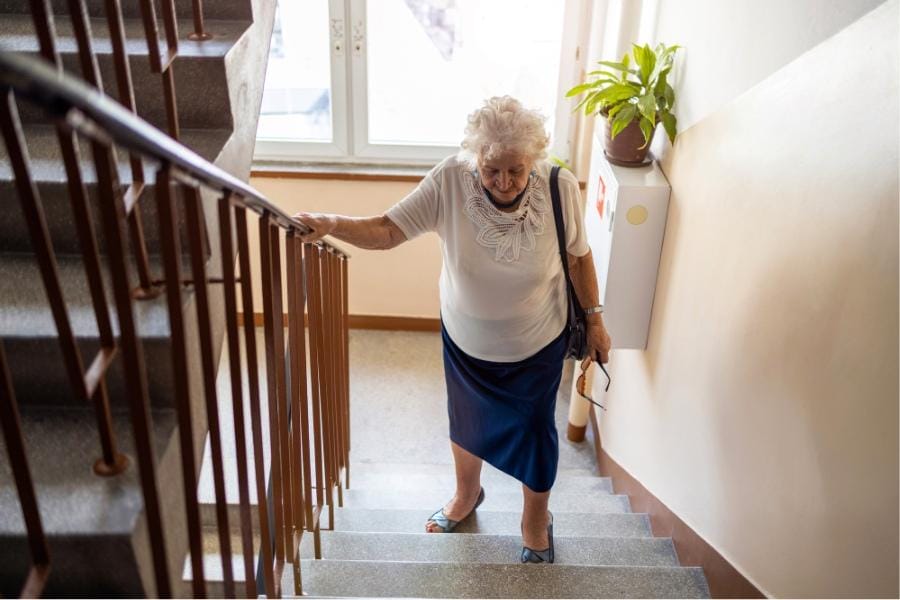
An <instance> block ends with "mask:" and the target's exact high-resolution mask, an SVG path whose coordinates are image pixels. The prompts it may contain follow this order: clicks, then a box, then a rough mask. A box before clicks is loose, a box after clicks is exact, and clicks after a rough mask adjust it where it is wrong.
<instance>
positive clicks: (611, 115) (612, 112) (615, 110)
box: [609, 102, 630, 119]
mask: <svg viewBox="0 0 900 600" xmlns="http://www.w3.org/2000/svg"><path fill="white" fill-rule="evenodd" d="M629 105H630V103H629V102H621V103H619V104H616V105H615V106H613V107H612V108H610V109H609V118H610V119H613V118H615V116H616V115H617V114H619V111H620V110H622V109H623V108H625V107H626V106H629Z"/></svg>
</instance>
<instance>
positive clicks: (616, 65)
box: [597, 60, 628, 71]
mask: <svg viewBox="0 0 900 600" xmlns="http://www.w3.org/2000/svg"><path fill="white" fill-rule="evenodd" d="M597 64H598V65H605V66H607V67H612V68H613V69H616V70H617V71H627V70H628V65H626V64H624V63H617V62H612V61H608V60H601V61H598V62H597Z"/></svg>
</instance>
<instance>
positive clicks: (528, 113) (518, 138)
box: [459, 96, 550, 169]
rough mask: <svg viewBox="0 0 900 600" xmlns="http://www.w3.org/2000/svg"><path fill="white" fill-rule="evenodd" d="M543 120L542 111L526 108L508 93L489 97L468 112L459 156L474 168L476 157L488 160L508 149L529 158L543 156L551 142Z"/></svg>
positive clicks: (475, 166) (476, 164) (545, 154)
mask: <svg viewBox="0 0 900 600" xmlns="http://www.w3.org/2000/svg"><path fill="white" fill-rule="evenodd" d="M545 120H546V118H545V117H544V116H543V115H542V114H541V113H539V112H538V111H536V110H530V109H527V108H525V107H524V106H522V103H521V102H519V101H518V100H516V99H515V98H512V97H511V96H494V97H493V98H488V99H487V100H485V101H484V106H482V107H481V108H479V109H477V110H475V111H474V112H473V113H472V114H470V115H469V122H468V124H467V125H466V135H465V137H464V138H463V141H462V143H461V144H460V147H461V148H462V149H461V150H460V151H459V159H460V160H461V161H463V162H465V163H467V164H468V165H469V167H470V168H472V169H476V168H477V167H478V160H479V158H480V159H482V160H490V159H492V158H494V157H496V156H499V155H501V154H506V153H508V152H512V153H515V154H521V155H523V156H525V157H526V158H529V159H531V160H539V159H541V158H545V157H546V156H547V146H548V145H549V144H550V138H549V137H548V136H547V132H546V131H545V130H544V121H545Z"/></svg>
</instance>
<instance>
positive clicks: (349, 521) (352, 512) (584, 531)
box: [323, 507, 653, 537]
mask: <svg viewBox="0 0 900 600" xmlns="http://www.w3.org/2000/svg"><path fill="white" fill-rule="evenodd" d="M432 512H434V511H433V509H429V510H424V511H423V510H413V509H405V510H396V509H386V508H374V509H369V508H351V507H345V508H335V509H334V528H335V530H337V531H345V532H349V531H357V532H385V533H387V532H392V533H422V532H423V531H424V529H425V521H426V519H428V516H429V515H430V514H431V513H432ZM327 516H328V515H327V512H326V513H325V514H323V517H325V518H324V519H323V526H328V519H327ZM521 519H522V511H521V509H518V510H514V511H482V510H481V508H479V509H478V511H476V512H475V514H473V515H472V516H471V517H469V518H468V519H466V520H464V521H463V522H461V523H460V524H459V525H458V526H457V528H456V532H458V533H481V534H493V535H518V534H519V523H520V522H521ZM553 531H554V535H555V536H556V535H558V536H580V537H587V536H595V537H650V536H652V535H653V534H652V533H651V530H650V518H649V517H648V516H647V515H646V514H644V513H614V512H613V513H588V512H583V513H577V512H556V513H553Z"/></svg>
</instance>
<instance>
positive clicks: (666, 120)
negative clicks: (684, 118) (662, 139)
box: [659, 111, 677, 144]
mask: <svg viewBox="0 0 900 600" xmlns="http://www.w3.org/2000/svg"><path fill="white" fill-rule="evenodd" d="M659 116H660V118H661V119H662V124H663V127H664V128H665V130H666V134H667V135H668V136H669V141H670V142H672V143H673V144H674V143H675V133H676V125H677V121H676V119H675V115H673V114H672V113H670V112H669V111H665V112H662V113H660V115H659Z"/></svg>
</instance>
